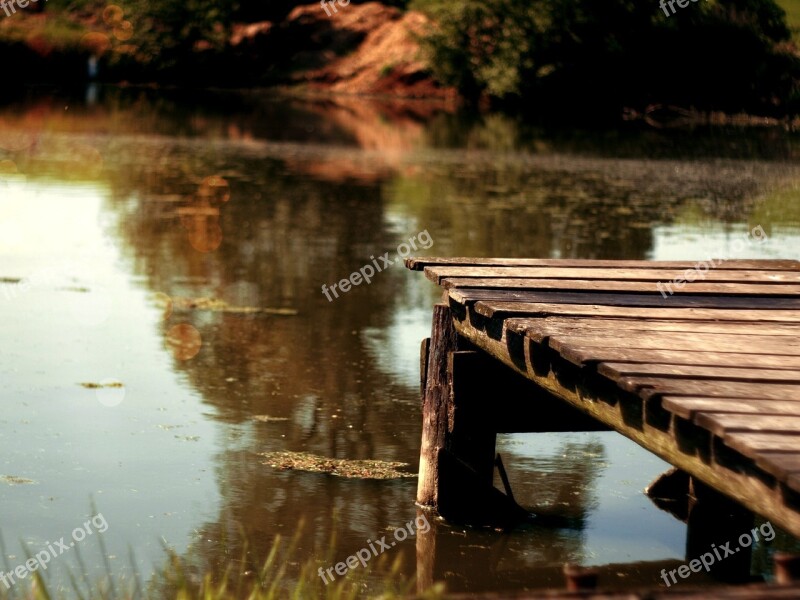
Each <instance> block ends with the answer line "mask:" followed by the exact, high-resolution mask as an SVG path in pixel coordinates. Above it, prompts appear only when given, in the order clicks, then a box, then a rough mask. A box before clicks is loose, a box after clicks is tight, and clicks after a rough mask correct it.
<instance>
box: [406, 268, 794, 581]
mask: <svg viewBox="0 0 800 600" xmlns="http://www.w3.org/2000/svg"><path fill="white" fill-rule="evenodd" d="M406 266H407V267H408V268H409V269H411V270H416V271H424V272H425V275H426V276H427V278H428V279H430V280H431V281H433V282H434V283H436V284H438V285H440V286H441V287H442V288H444V295H443V302H442V303H441V304H438V305H436V306H435V307H434V316H433V330H432V334H431V338H430V339H429V340H425V341H424V342H423V347H422V364H421V371H422V390H423V414H424V422H423V433H422V448H421V456H420V478H419V487H418V492H417V501H418V503H419V504H421V505H423V506H430V507H434V508H436V509H437V510H438V511H439V512H440V513H441V514H442V515H443V516H445V518H448V519H452V520H456V521H458V520H462V521H465V522H470V521H471V522H475V523H479V522H480V521H481V516H480V515H481V514H488V513H492V512H494V513H495V514H498V513H499V514H502V515H504V516H505V518H512V517H513V516H519V515H515V514H514V511H515V510H516V508H515V507H516V503H514V502H513V496H512V495H511V488H510V486H506V493H505V494H503V493H502V492H500V491H499V490H497V489H495V488H494V487H493V485H492V481H493V477H494V471H495V468H496V467H497V466H498V465H497V461H496V456H495V448H494V445H495V439H496V434H497V433H499V432H505V431H583V430H588V429H592V428H593V426H594V428H597V429H602V428H610V429H613V430H615V431H617V432H619V433H621V434H622V435H625V436H626V437H628V438H630V439H631V440H633V441H635V442H637V443H638V444H639V445H641V446H642V447H644V448H646V449H647V450H649V451H651V452H653V453H654V454H656V455H658V456H660V457H661V458H662V459H664V460H665V461H667V462H669V463H671V464H672V465H674V466H675V467H677V469H678V471H677V474H679V475H683V476H684V479H683V481H685V482H687V483H686V484H685V487H684V490H683V491H684V492H685V496H686V497H688V498H690V500H692V501H697V499H698V498H701V497H707V498H709V499H711V498H714V501H713V502H714V503H719V502H724V501H727V500H730V501H733V502H731V505H736V506H741V507H743V510H746V511H747V512H748V513H749V512H750V511H752V512H753V513H756V514H758V515H761V516H762V517H764V518H765V519H768V520H769V521H770V522H771V523H773V524H775V525H778V526H780V527H782V528H784V529H785V530H787V531H788V532H790V533H791V534H792V535H794V536H796V537H800V335H798V334H800V262H798V261H788V260H727V261H715V262H714V263H713V264H711V265H709V263H708V262H707V263H705V268H703V266H702V265H700V266H698V265H697V264H696V263H690V262H679V261H669V262H653V261H599V260H555V259H541V260H540V259H499V258H498V259H474V258H418V259H417V258H411V259H407V260H406ZM520 376H521V377H520ZM499 466H500V467H502V465H499ZM501 475H502V473H501ZM675 481H676V482H678V481H681V480H680V478H679V477H676V478H675ZM678 485H684V484H678ZM665 487H669V486H665ZM678 496H680V494H678ZM709 502H710V500H709ZM678 512H680V511H678ZM715 512H719V511H714V510H710V511H708V510H706V511H702V514H704V517H703V518H704V523H708V522H709V521H708V519H711V521H713V519H714V513H715ZM728 512H730V511H727V512H726V514H728ZM698 514H700V513H698ZM687 518H688V519H689V521H691V517H690V515H688V516H687ZM751 519H752V513H751ZM745 522H746V519H745V520H744V521H742V523H743V524H744V523H745ZM726 523H728V525H725V524H724V523H720V524H718V525H719V526H720V527H725V526H727V527H728V529H727V538H735V536H737V535H739V533H741V531H747V530H746V529H743V530H741V531H740V530H738V529H731V528H730V526H731V523H732V521H730V520H728V521H726ZM711 529H712V530H713V529H714V527H713V524H711ZM717 533H719V531H717ZM717 539H719V538H717ZM722 539H726V538H722ZM703 544H705V547H706V548H707V547H708V546H709V545H710V542H708V543H706V540H700V541H699V543H698V544H697V547H698V548H701V547H702V545H703ZM741 558H742V559H744V558H745V557H744V556H743V557H741ZM748 558H749V557H748ZM740 566H741V564H740Z"/></svg>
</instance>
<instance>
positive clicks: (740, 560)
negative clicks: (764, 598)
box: [686, 477, 754, 583]
mask: <svg viewBox="0 0 800 600" xmlns="http://www.w3.org/2000/svg"><path fill="white" fill-rule="evenodd" d="M753 523H754V515H753V513H752V512H751V511H749V510H748V509H746V508H744V507H743V506H742V505H740V504H739V503H738V502H736V501H734V500H731V499H730V498H728V497H727V496H724V495H723V494H721V493H719V492H718V491H716V490H715V489H714V488H712V487H710V486H708V485H706V484H704V483H703V482H701V481H699V480H698V479H697V478H695V477H690V478H689V515H688V519H687V526H688V527H687V529H686V560H687V561H688V560H690V559H694V558H699V557H700V556H701V555H702V554H703V553H705V552H709V551H710V549H711V548H712V547H713V546H714V545H715V544H716V545H721V544H725V543H726V542H731V547H736V546H737V545H738V541H737V539H738V537H739V536H740V535H741V534H743V533H748V532H749V531H750V530H751V529H752V527H753ZM741 550H742V551H741V552H739V551H737V552H736V553H735V554H734V555H733V556H728V557H727V558H725V560H719V561H716V562H715V563H714V564H713V565H712V567H711V574H712V576H714V577H715V578H716V579H718V580H720V581H724V582H726V583H746V582H749V581H750V580H751V579H750V561H751V557H752V551H753V548H752V545H751V546H748V547H746V548H741Z"/></svg>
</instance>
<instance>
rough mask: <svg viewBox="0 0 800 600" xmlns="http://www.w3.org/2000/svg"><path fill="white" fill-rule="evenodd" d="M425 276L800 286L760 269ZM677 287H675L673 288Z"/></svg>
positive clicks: (505, 270)
mask: <svg viewBox="0 0 800 600" xmlns="http://www.w3.org/2000/svg"><path fill="white" fill-rule="evenodd" d="M424 272H425V276H426V277H427V278H428V279H430V280H431V281H433V282H434V283H440V282H441V281H442V280H443V279H452V278H458V279H468V278H475V279H493V278H499V279H586V280H614V281H650V282H653V283H654V284H655V283H656V282H662V283H664V284H668V283H671V282H672V281H675V280H684V281H689V280H694V279H697V280H699V279H703V280H704V281H709V282H727V283H800V269H799V270H791V271H774V270H773V271H765V270H756V269H747V270H743V269H735V270H725V269H722V270H717V269H710V270H707V271H705V272H698V271H696V270H695V269H694V268H688V269H687V268H677V269H676V268H649V269H648V268H625V267H619V266H615V267H603V268H592V267H555V266H551V267H504V266H492V267H477V266H467V267H452V266H441V267H440V266H435V267H425V271H424ZM673 287H675V286H674V285H673Z"/></svg>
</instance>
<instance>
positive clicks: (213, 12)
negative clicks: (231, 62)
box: [122, 0, 237, 70]
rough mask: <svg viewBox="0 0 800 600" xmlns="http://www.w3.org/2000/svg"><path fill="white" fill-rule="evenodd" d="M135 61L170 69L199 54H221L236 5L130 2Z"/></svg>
mask: <svg viewBox="0 0 800 600" xmlns="http://www.w3.org/2000/svg"><path fill="white" fill-rule="evenodd" d="M122 6H123V8H124V9H125V11H126V13H128V12H129V11H130V13H131V15H132V20H133V24H134V29H135V31H136V40H135V41H136V45H137V46H138V50H139V53H138V56H137V58H138V60H139V61H140V62H143V63H145V64H149V63H157V64H158V66H159V68H161V69H162V70H163V69H170V68H173V67H175V66H176V65H177V64H178V63H179V62H180V61H181V60H186V58H187V57H189V56H191V55H192V54H193V53H195V52H197V51H198V50H200V51H203V50H205V51H214V50H216V51H219V50H222V49H223V47H224V45H225V42H226V40H227V39H228V38H229V36H230V30H231V26H232V23H233V15H234V13H235V11H236V9H237V5H236V3H235V2H230V1H226V0H160V1H156V0H130V1H129V2H125V3H123V4H122Z"/></svg>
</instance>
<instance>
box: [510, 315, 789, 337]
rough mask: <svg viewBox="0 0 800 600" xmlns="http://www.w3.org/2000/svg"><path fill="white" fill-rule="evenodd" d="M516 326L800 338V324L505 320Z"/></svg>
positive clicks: (589, 330) (583, 330)
mask: <svg viewBox="0 0 800 600" xmlns="http://www.w3.org/2000/svg"><path fill="white" fill-rule="evenodd" d="M512 319H513V322H514V323H515V324H520V325H522V324H525V323H527V324H529V325H530V327H531V328H532V329H535V330H537V331H558V332H562V333H567V332H576V333H578V334H579V335H585V334H586V333H588V332H591V333H594V332H596V331H601V332H614V331H616V332H619V335H628V332H629V331H643V332H649V333H650V334H651V335H659V334H661V333H676V332H680V333H682V334H683V335H686V334H695V333H713V334H721V333H724V334H734V335H753V334H758V335H787V336H792V337H794V338H800V323H795V324H787V323H761V324H759V325H758V326H754V325H753V323H746V322H744V323H735V322H731V321H723V322H717V321H664V320H658V319H647V320H644V319H596V318H584V319H575V318H572V319H569V318H564V317H546V318H543V319H531V318H529V317H522V318H520V317H512V316H510V317H508V318H507V319H506V320H509V321H510V320H512Z"/></svg>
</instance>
